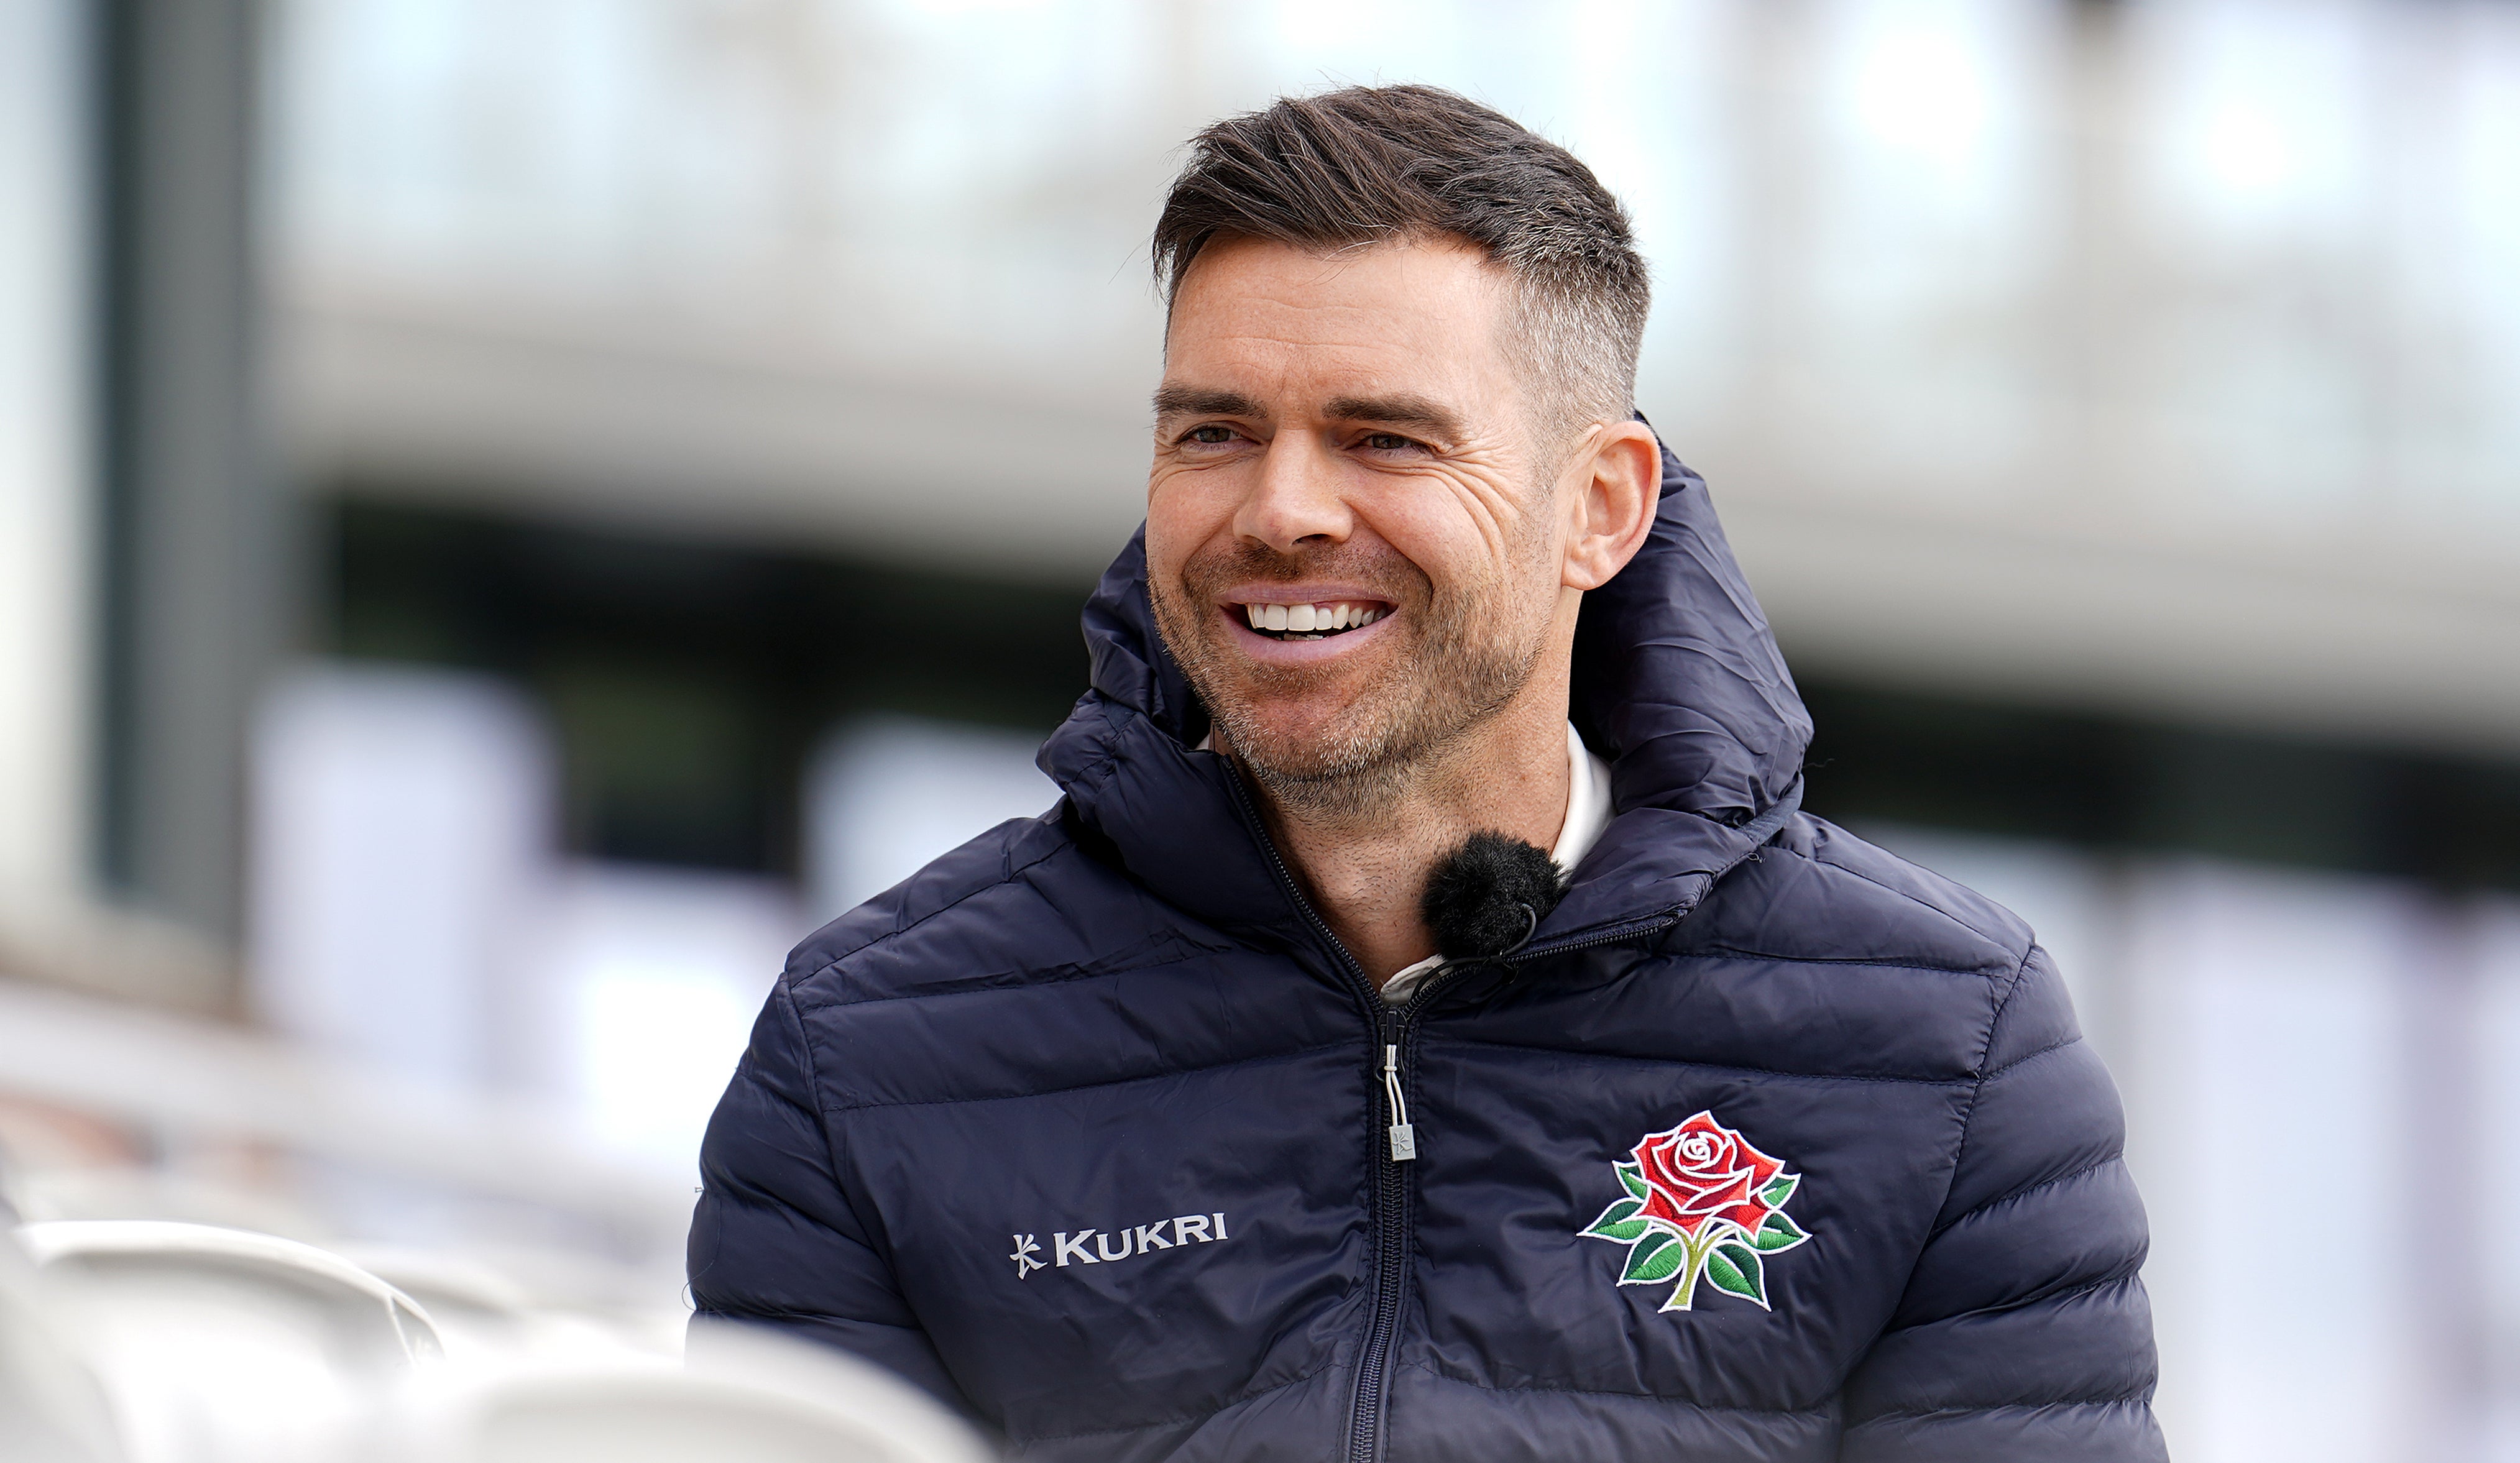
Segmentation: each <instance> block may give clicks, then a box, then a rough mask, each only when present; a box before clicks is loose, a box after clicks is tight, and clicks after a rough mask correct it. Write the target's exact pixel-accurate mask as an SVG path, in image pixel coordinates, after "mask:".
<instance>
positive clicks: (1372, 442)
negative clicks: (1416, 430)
mask: <svg viewBox="0 0 2520 1463" xmlns="http://www.w3.org/2000/svg"><path fill="white" fill-rule="evenodd" d="M1365 445H1366V446H1367V447H1369V448H1371V449H1373V451H1375V452H1407V451H1408V450H1409V449H1410V448H1412V447H1415V446H1417V445H1418V444H1417V442H1416V441H1414V440H1412V439H1411V438H1408V437H1404V436H1402V435H1400V434H1399V433H1398V432H1372V433H1369V434H1368V435H1367V436H1366V439H1365Z"/></svg>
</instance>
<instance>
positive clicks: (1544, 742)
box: [1254, 671, 1568, 986]
mask: <svg viewBox="0 0 2520 1463" xmlns="http://www.w3.org/2000/svg"><path fill="white" fill-rule="evenodd" d="M1567 786H1568V783H1567V755H1566V683H1565V679H1564V676H1563V673H1562V671H1561V672H1560V674H1558V675H1556V676H1535V677H1533V678H1532V681H1531V682H1530V683H1529V684H1527V685H1525V686H1524V687H1523V689H1522V693H1521V694H1519V695H1517V696H1515V697H1514V699H1513V700H1512V701H1511V702H1509V703H1508V705H1507V706H1506V707H1505V708H1504V709H1503V710H1501V711H1499V712H1498V713H1497V714H1496V715H1495V716H1493V717H1491V718H1489V719H1488V720H1487V721H1486V722H1484V723H1482V724H1481V725H1480V726H1478V727H1477V728H1475V729H1474V730H1472V731H1470V732H1469V734H1467V735H1465V736H1463V737H1462V738H1461V739H1460V740H1459V741H1458V742H1457V743H1455V744H1454V745H1453V746H1451V747H1449V748H1447V749H1445V751H1444V752H1442V753H1441V754H1439V755H1438V756H1437V757H1435V758H1434V759H1431V760H1430V761H1428V762H1427V763H1425V764H1422V765H1420V766H1418V767H1416V768H1413V769H1412V770H1411V772H1410V775H1409V776H1408V777H1407V778H1406V780H1404V781H1403V782H1402V783H1401V784H1400V785H1399V786H1398V787H1397V788H1395V789H1394V790H1393V791H1392V793H1391V795H1390V797H1389V798H1388V799H1387V800H1386V801H1385V802H1383V804H1382V805H1381V806H1379V807H1377V808H1376V809H1375V810H1374V812H1373V814H1372V815H1370V816H1367V817H1362V818H1356V817H1334V816H1328V815H1323V814H1320V813H1316V812H1312V811H1308V810H1306V809H1303V808H1300V807H1297V806H1295V805H1293V804H1291V803H1289V802H1287V801H1285V800H1283V799H1281V798H1277V797H1273V796H1271V795H1270V793H1269V790H1268V789H1267V787H1266V786H1265V785H1258V784H1256V783H1255V787H1254V790H1255V791H1256V792H1258V794H1259V798H1260V804H1261V808H1262V814H1263V817H1264V818H1265V819H1266V820H1267V821H1268V824H1269V831H1270V834H1271V835H1272V836H1273V837H1274V838H1276V840H1277V842H1278V848H1279V851H1280V852H1281V853H1283V854H1284V855H1285V856H1286V860H1287V862H1288V863H1289V864H1292V865H1293V866H1294V869H1295V872H1296V875H1297V877H1299V878H1301V879H1302V880H1303V882H1304V885H1305V887H1306V890H1307V891H1308V892H1309V893H1310V894H1311V895H1312V899H1313V904H1314V906H1315V908H1316V909H1319V911H1320V912H1321V915H1322V918H1323V919H1324V920H1325V921H1327V922H1328V925H1329V927H1330V931H1331V933H1333V934H1335V935H1337V936H1338V938H1339V942H1340V943H1341V944H1343V945H1345V946H1346V947H1347V950H1348V953H1350V954H1352V955H1354V956H1355V957H1356V959H1357V962H1358V963H1359V964H1361V965H1363V966H1364V967H1365V971H1366V975H1367V976H1368V978H1370V979H1371V980H1373V983H1374V984H1375V985H1377V986H1378V985H1380V984H1381V983H1382V982H1384V981H1387V980H1389V979H1390V978H1391V977H1392V976H1393V975H1394V974H1395V973H1397V972H1398V971H1400V970H1401V969H1403V968H1405V967H1407V966H1409V965H1413V964H1415V963H1417V962H1418V961H1419V960H1422V959H1424V958H1425V957H1426V956H1428V955H1431V954H1433V953H1435V940H1434V936H1433V935H1432V934H1431V933H1430V932H1429V931H1428V930H1427V928H1426V923H1425V920H1424V919H1423V918H1421V917H1420V916H1419V913H1418V896H1419V895H1420V894H1421V893H1422V892H1423V891H1424V890H1425V887H1426V875H1427V872H1428V871H1429V870H1430V869H1432V868H1433V867H1434V865H1435V863H1436V861H1438V860H1440V859H1442V858H1443V857H1444V856H1445V855H1447V854H1450V853H1451V852H1452V851H1453V850H1455V849H1457V848H1459V847H1460V846H1461V844H1462V841H1463V839H1465V838H1467V837H1468V836H1469V835H1470V834H1472V833H1474V832H1477V831H1479V830H1481V829H1492V830H1494V831H1496V832H1500V833H1504V834H1507V835H1508V836H1510V837H1514V838H1519V839H1522V840H1523V841H1525V842H1527V843H1531V844H1535V845H1537V846H1539V847H1541V848H1544V849H1545V848H1549V847H1550V846H1552V845H1553V843H1555V842H1556V839H1557V832H1558V829H1559V827H1560V826H1561V825H1562V824H1563V823H1564V822H1565V820H1566V799H1567Z"/></svg>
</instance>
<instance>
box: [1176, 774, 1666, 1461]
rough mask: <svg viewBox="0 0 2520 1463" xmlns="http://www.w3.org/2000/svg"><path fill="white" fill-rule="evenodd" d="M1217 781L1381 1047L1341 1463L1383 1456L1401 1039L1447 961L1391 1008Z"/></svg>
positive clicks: (1401, 1190)
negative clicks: (1369, 1252) (1369, 1305)
mask: <svg viewBox="0 0 2520 1463" xmlns="http://www.w3.org/2000/svg"><path fill="white" fill-rule="evenodd" d="M1225 780H1226V782H1227V784H1228V785H1229V786H1230V787H1231V788H1232V789H1233V792H1234V804H1235V807H1236V808H1237V809H1238V810H1239V811H1240V813H1241V814H1242V820H1243V823H1244V824H1245V826H1247V827H1248V828H1249V829H1250V831H1251V836H1252V839H1253V840H1254V841H1255V842H1257V843H1258V844H1259V845H1260V851H1261V852H1262V853H1263V854H1265V855H1267V856H1268V860H1269V867H1270V869H1271V870H1272V871H1273V872H1275V873H1276V874H1277V876H1278V883H1279V885H1280V887H1282V888H1283V889H1284V890H1285V891H1286V897H1287V898H1288V899H1290V900H1292V901H1293V902H1294V906H1295V909H1297V911H1299V912H1300V913H1301V914H1302V915H1303V916H1304V922H1305V923H1306V924H1307V925H1310V926H1311V927H1312V931H1313V933H1314V934H1315V935H1317V936H1319V937H1320V938H1321V942H1322V944H1323V945H1324V946H1326V947H1327V948H1328V950H1329V951H1330V952H1331V953H1333V954H1334V955H1336V956H1337V957H1338V962H1339V967H1340V969H1341V970H1342V971H1343V972H1344V973H1345V974H1346V975H1347V977H1348V983H1349V985H1350V986H1352V987H1353V988H1354V989H1355V993H1356V995H1357V997H1359V999H1360V1000H1362V1001H1363V1002H1364V1004H1363V1006H1362V1010H1363V1011H1364V1012H1365V1017H1366V1029H1367V1036H1368V1038H1369V1040H1370V1042H1371V1043H1372V1045H1371V1047H1370V1048H1369V1049H1375V1050H1379V1051H1380V1052H1381V1054H1382V1063H1381V1066H1380V1070H1379V1073H1378V1075H1379V1076H1380V1077H1381V1078H1382V1080H1383V1089H1384V1090H1383V1097H1382V1102H1383V1104H1384V1106H1385V1108H1386V1111H1385V1114H1384V1116H1385V1117H1387V1118H1388V1120H1389V1121H1388V1122H1387V1123H1386V1124H1385V1125H1384V1131H1383V1136H1384V1139H1385V1141H1384V1142H1383V1143H1381V1144H1377V1145H1375V1146H1374V1151H1375V1154H1376V1158H1375V1160H1374V1170H1375V1172H1374V1182H1373V1232H1374V1264H1373V1269H1374V1275H1373V1309H1372V1310H1371V1311H1370V1312H1369V1313H1368V1323H1367V1326H1366V1339H1365V1351H1364V1352H1363V1353H1362V1354H1361V1355H1360V1356H1359V1357H1358V1359H1357V1368H1356V1397H1355V1399H1354V1401H1353V1402H1352V1403H1351V1404H1350V1409H1349V1412H1348V1435H1347V1457H1348V1463H1375V1460H1377V1459H1378V1458H1379V1457H1380V1456H1381V1453H1382V1408H1383V1402H1384V1400H1385V1396H1386V1394H1387V1392H1388V1391H1389V1382H1388V1376H1389V1371H1390V1363H1391V1349H1392V1346H1393V1344H1394V1343H1395V1342H1396V1341H1397V1340H1398V1339H1399V1333H1400V1312H1401V1308H1403V1307H1404V1306H1405V1305H1406V1304H1407V1302H1408V1282H1409V1277H1408V1274H1407V1272H1406V1270H1405V1269H1404V1265H1405V1264H1406V1262H1407V1260H1408V1258H1409V1257H1408V1233H1409V1180H1408V1176H1407V1174H1406V1171H1404V1170H1403V1169H1402V1168H1401V1165H1403V1164H1405V1163H1409V1162H1412V1161H1414V1160H1415V1159H1416V1158H1417V1156H1418V1146H1417V1133H1416V1130H1415V1128H1414V1127H1413V1126H1412V1125H1411V1124H1410V1123H1409V1121H1408V1112H1409V1110H1408V1104H1407V1101H1406V1099H1405V1098H1404V1096H1403V1095H1402V1090H1401V1085H1402V1083H1403V1082H1404V1081H1405V1080H1406V1076H1405V1073H1406V1069H1405V1067H1404V1059H1405V1058H1406V1057H1407V1055H1408V1047H1409V1038H1410V1036H1411V1034H1412V1031H1413V1029H1414V1028H1415V1026H1416V1025H1417V1020H1418V1012H1419V1011H1421V1010H1423V1009H1424V1008H1425V1005H1426V1003H1427V1001H1428V1000H1429V999H1430V998H1431V997H1433V996H1434V995H1435V994H1436V992H1437V990H1438V989H1439V988H1440V987H1442V986H1443V985H1444V983H1445V979H1446V977H1448V976H1450V975H1451V974H1452V969H1451V967H1450V965H1449V964H1448V965H1439V966H1437V967H1436V968H1435V969H1433V970H1431V971H1428V972H1427V974H1426V979H1425V980H1424V981H1423V982H1421V983H1420V984H1419V985H1418V990H1417V992H1416V993H1415V994H1414V995H1412V996H1411V997H1409V999H1408V1001H1407V1002H1405V1003H1404V1004H1403V1005H1402V1006H1401V1007H1400V1009H1399V1010H1397V1011H1394V1010H1392V1009H1391V1006H1390V1003H1389V1002H1387V1001H1385V1000H1384V999H1383V998H1382V993H1381V992H1379V991H1377V990H1375V989H1374V988H1373V981H1372V980H1371V979H1370V978H1369V977H1368V976H1367V975H1366V973H1365V967H1364V966H1362V965H1359V964H1358V963H1357V962H1356V956H1355V955H1353V954H1350V953H1348V948H1347V947H1346V946H1345V945H1344V944H1342V943H1340V941H1339V937H1338V935H1337V933H1336V932H1335V931H1333V930H1332V929H1331V928H1330V927H1329V924H1328V921H1326V920H1324V919H1323V918H1322V916H1321V914H1320V913H1319V912H1318V911H1317V910H1315V909H1313V902H1312V901H1311V900H1310V899H1307V898H1306V897H1305V895H1304V890H1303V886H1302V885H1300V884H1297V883H1296V882H1295V876H1294V873H1293V871H1292V870H1290V869H1289V868H1287V867H1286V861H1285V859H1284V858H1283V857H1282V856H1281V855H1280V854H1279V852H1278V845H1277V843H1276V841H1275V840H1273V839H1271V838H1270V836H1269V830H1268V827H1267V826H1266V825H1265V824H1263V823H1262V822H1261V821H1260V814H1259V810H1258V809H1256V808H1254V807H1252V806H1251V793H1250V790H1249V789H1248V788H1245V787H1244V786H1243V785H1242V775H1241V773H1240V772H1239V771H1238V770H1237V769H1235V768H1232V767H1228V768H1226V769H1225ZM1687 912H1688V911H1687V910H1686V909H1670V910H1666V911H1664V912H1662V913H1659V914H1654V915H1649V916H1647V917H1645V918H1643V919H1637V920H1630V921H1628V922H1627V923H1625V924H1620V925H1614V926H1612V927H1611V928H1609V929H1606V930H1602V931H1599V932H1598V933H1596V934H1593V935H1589V936H1586V937H1585V938H1583V939H1581V940H1565V941H1560V942H1557V943H1554V944H1551V945H1544V946H1534V947H1532V948H1530V949H1528V950H1522V951H1517V952H1515V953H1514V958H1515V959H1516V960H1525V959H1531V958H1534V957H1537V956H1545V955H1554V954H1562V953H1566V952H1568V951H1575V950H1589V949H1591V948H1592V947H1594V946H1597V945H1615V944H1618V943H1620V942H1622V941H1626V940H1633V939H1636V938H1637V937H1639V936H1640V935H1645V934H1650V933H1653V932H1656V931H1659V930H1664V929H1668V928H1670V927H1671V926H1672V925H1675V924H1678V923H1679V922H1680V920H1681V916H1682V915H1684V914H1686V913H1687Z"/></svg>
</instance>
